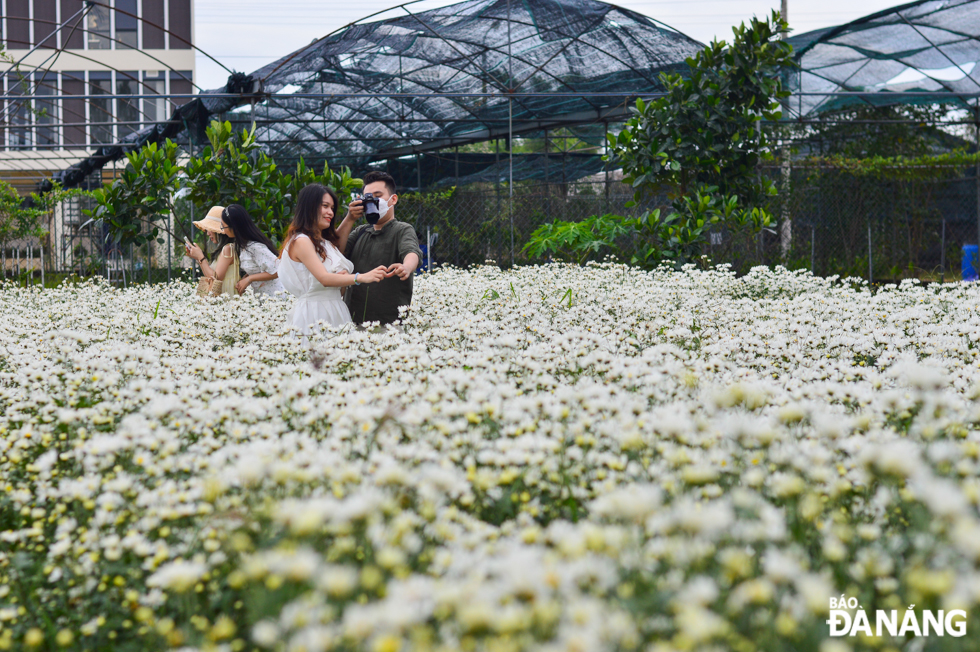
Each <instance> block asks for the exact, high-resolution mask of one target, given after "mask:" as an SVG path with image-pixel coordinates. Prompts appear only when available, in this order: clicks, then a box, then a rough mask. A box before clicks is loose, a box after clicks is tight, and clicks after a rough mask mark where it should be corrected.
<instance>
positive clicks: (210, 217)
mask: <svg viewBox="0 0 980 652" xmlns="http://www.w3.org/2000/svg"><path fill="white" fill-rule="evenodd" d="M224 210H225V207H224V206H212V207H211V210H209V211H208V214H207V216H206V217H205V218H204V219H203V220H198V221H196V222H194V226H196V227H197V228H199V229H201V230H202V231H211V232H213V233H221V232H222V228H221V213H223V212H224Z"/></svg>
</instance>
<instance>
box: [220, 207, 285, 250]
mask: <svg viewBox="0 0 980 652" xmlns="http://www.w3.org/2000/svg"><path fill="white" fill-rule="evenodd" d="M221 219H222V220H224V222H225V224H227V225H228V226H230V227H231V230H232V232H234V234H235V237H234V239H232V240H231V242H234V243H235V252H236V253H237V254H238V257H239V258H241V255H242V249H244V248H245V247H247V246H248V245H250V244H252V243H253V242H258V243H259V244H261V245H262V246H264V247H266V248H267V249H268V250H269V251H271V252H272V253H274V254H275V255H277V256H278V255H279V252H278V251H277V250H276V245H274V244H273V243H272V240H270V239H269V238H267V237H266V236H265V234H263V233H262V232H261V231H259V227H257V226H255V222H253V221H252V216H251V215H249V214H248V211H247V210H245V208H244V207H242V206H239V205H238V204H232V205H231V206H229V207H228V208H226V209H225V210H223V211H222V212H221ZM222 235H224V234H222ZM223 247H224V245H223V244H222V248H223ZM218 251H221V249H220V248H219V249H218Z"/></svg>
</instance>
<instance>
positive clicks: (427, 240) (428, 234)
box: [425, 227, 432, 274]
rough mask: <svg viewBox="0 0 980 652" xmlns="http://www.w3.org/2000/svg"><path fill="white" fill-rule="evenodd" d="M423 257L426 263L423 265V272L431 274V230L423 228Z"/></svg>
mask: <svg viewBox="0 0 980 652" xmlns="http://www.w3.org/2000/svg"><path fill="white" fill-rule="evenodd" d="M425 257H426V258H428V261H427V262H426V264H425V271H426V272H427V273H429V274H431V273H432V229H430V228H429V227H425Z"/></svg>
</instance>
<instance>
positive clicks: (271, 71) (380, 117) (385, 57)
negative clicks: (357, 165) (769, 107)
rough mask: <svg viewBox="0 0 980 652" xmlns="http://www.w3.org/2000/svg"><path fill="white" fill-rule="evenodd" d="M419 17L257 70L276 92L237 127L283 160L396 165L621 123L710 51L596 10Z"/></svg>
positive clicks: (404, 9) (531, 2) (581, 3)
mask: <svg viewBox="0 0 980 652" xmlns="http://www.w3.org/2000/svg"><path fill="white" fill-rule="evenodd" d="M413 6H414V5H413V4H412V3H409V4H405V5H401V6H400V7H398V8H396V9H394V10H391V11H390V12H387V13H394V14H396V15H394V16H393V17H390V18H386V19H384V20H378V21H375V22H361V23H356V24H353V25H349V26H347V27H345V28H343V29H341V30H339V31H337V32H335V33H333V34H330V35H328V36H326V37H324V38H322V39H320V40H319V41H316V42H314V43H312V44H311V45H309V46H307V47H305V48H303V49H301V50H298V51H296V52H294V53H292V54H290V55H288V56H286V57H284V58H282V59H280V60H279V61H276V62H275V63H272V64H269V65H268V66H266V67H264V68H262V69H260V70H258V71H256V72H254V73H253V74H252V76H253V77H254V78H256V79H259V80H261V81H262V84H263V90H264V91H265V92H266V93H269V95H268V96H267V99H266V100H265V101H263V102H261V103H259V104H256V105H254V106H242V107H240V108H239V109H237V110H236V111H235V115H236V117H237V118H238V119H241V120H244V121H251V120H252V119H254V120H255V121H256V122H257V124H259V125H261V126H262V129H261V131H260V138H261V139H262V140H263V142H265V143H267V144H268V145H269V148H270V151H271V152H272V153H273V154H274V155H280V156H285V157H287V158H288V157H297V156H300V155H302V156H305V157H306V158H307V159H322V158H327V159H329V160H332V161H333V160H343V161H348V162H350V161H354V160H364V159H366V158H373V159H387V158H394V157H397V156H400V155H404V154H409V153H413V152H417V151H428V150H435V149H440V148H444V147H447V146H453V145H457V144H464V143H472V142H479V141H486V140H490V139H491V138H494V137H500V136H506V135H507V134H508V127H509V121H512V123H513V132H514V133H527V132H529V131H533V130H540V129H543V128H547V127H558V126H564V125H579V124H583V123H595V122H602V121H603V120H608V119H610V118H613V119H615V118H616V117H617V116H621V115H622V107H623V105H624V104H625V98H624V97H623V96H622V95H621V94H622V93H625V92H629V93H635V94H643V93H649V92H655V91H659V90H662V88H661V85H660V82H659V80H658V75H659V74H660V73H661V72H663V71H667V70H672V69H675V68H677V67H679V66H681V65H683V62H684V60H685V59H686V58H687V57H689V56H691V55H693V54H695V53H696V52H697V51H698V50H699V49H701V47H702V46H701V44H699V43H698V42H697V41H694V40H692V39H690V38H688V37H687V36H685V35H683V34H681V33H679V32H677V31H675V30H673V29H670V28H668V27H666V26H664V25H662V24H659V23H657V22H656V21H654V20H652V19H650V18H647V17H646V16H642V15H640V14H637V13H634V12H631V11H627V10H625V9H620V8H618V7H615V6H612V5H609V4H606V3H604V2H597V1H596V0H561V1H558V0H522V1H518V0H467V1H466V2H461V3H458V4H454V5H450V6H448V7H443V8H440V9H433V10H429V11H423V12H418V13H416V12H414V11H413ZM304 93H305V94H315V95H316V97H303V94H304ZM603 93H609V94H608V95H604V94H603ZM615 93H620V95H616V94H615ZM508 94H509V95H510V97H509V98H508V97H505V95H508ZM538 94H542V95H538ZM543 94H548V95H543ZM554 94H560V95H554ZM331 95H333V96H331Z"/></svg>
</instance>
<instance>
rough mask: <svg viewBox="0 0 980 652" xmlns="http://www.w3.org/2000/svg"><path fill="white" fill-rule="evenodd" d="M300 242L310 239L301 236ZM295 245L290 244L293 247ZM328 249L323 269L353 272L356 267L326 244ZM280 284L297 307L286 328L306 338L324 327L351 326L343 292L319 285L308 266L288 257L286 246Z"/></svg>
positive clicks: (294, 306)
mask: <svg viewBox="0 0 980 652" xmlns="http://www.w3.org/2000/svg"><path fill="white" fill-rule="evenodd" d="M296 237H297V238H307V239H309V237H308V236H306V235H303V234H300V235H298V236H296ZM291 244H292V242H290V245H291ZM324 244H325V245H326V248H327V258H326V260H324V261H323V268H324V269H325V270H327V271H328V272H330V273H331V274H341V273H344V272H346V273H348V274H352V273H353V272H354V263H352V262H351V261H349V260H347V258H345V257H344V255H343V254H342V253H340V250H338V249H337V247H335V246H333V244H331V243H329V242H326V243H324ZM278 270H279V280H280V281H281V282H282V286H283V287H284V288H285V289H286V292H289V293H290V294H291V295H293V296H294V297H296V303H295V304H293V307H292V308H291V309H290V310H289V313H288V315H287V318H286V327H287V328H290V327H291V328H293V329H294V330H297V331H299V332H300V333H302V334H303V335H310V334H311V333H314V332H316V331H319V330H320V326H321V325H322V324H327V325H330V326H334V327H339V326H343V325H344V324H349V323H350V322H351V319H350V311H349V310H348V309H347V304H345V303H344V300H343V298H342V297H341V296H340V288H329V287H324V286H322V285H320V281H318V280H316V277H315V276H313V274H311V273H310V270H308V269H306V265H304V264H303V263H298V262H296V261H295V260H293V259H292V258H290V257H289V245H286V248H285V250H284V251H283V252H282V256H281V257H280V258H279V263H278Z"/></svg>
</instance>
